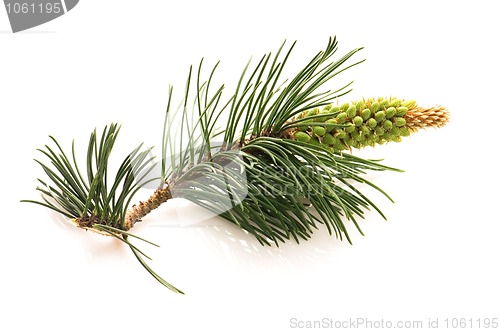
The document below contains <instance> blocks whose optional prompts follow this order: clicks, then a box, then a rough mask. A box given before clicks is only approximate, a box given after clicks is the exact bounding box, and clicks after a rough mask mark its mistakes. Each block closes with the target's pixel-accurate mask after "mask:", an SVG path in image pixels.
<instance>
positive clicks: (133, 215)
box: [123, 186, 172, 231]
mask: <svg viewBox="0 0 500 332" xmlns="http://www.w3.org/2000/svg"><path fill="white" fill-rule="evenodd" d="M171 198H172V193H171V192H170V187H169V186H167V187H166V188H163V189H161V188H160V189H157V190H156V191H155V192H154V194H152V195H151V197H149V199H148V200H147V201H145V202H140V203H139V204H138V205H134V206H132V208H131V209H130V210H129V211H128V212H127V215H126V216H125V222H124V225H123V228H124V229H125V230H127V231H128V230H129V229H131V228H132V227H134V225H135V223H136V222H139V221H141V219H142V218H144V216H146V215H147V214H148V213H150V212H151V211H152V210H154V209H156V208H157V207H159V206H160V205H161V204H163V203H165V202H166V201H168V200H169V199H171Z"/></svg>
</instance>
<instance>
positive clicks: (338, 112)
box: [287, 98, 447, 151]
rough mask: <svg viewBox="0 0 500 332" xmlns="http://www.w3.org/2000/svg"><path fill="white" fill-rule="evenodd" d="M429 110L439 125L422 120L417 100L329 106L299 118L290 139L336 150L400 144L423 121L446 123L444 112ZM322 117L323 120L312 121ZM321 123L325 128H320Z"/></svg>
mask: <svg viewBox="0 0 500 332" xmlns="http://www.w3.org/2000/svg"><path fill="white" fill-rule="evenodd" d="M429 111H431V112H434V113H433V114H432V115H433V116H434V118H436V119H435V121H436V124H434V123H432V122H430V123H429V121H430V120H428V117H422V118H418V116H419V114H420V113H421V112H422V109H421V108H418V106H417V103H416V102H415V100H401V99H398V98H377V99H374V98H370V99H363V100H359V101H353V102H351V103H344V104H342V105H341V106H332V105H328V106H325V107H324V108H323V109H322V110H320V109H318V108H316V109H313V110H309V111H304V112H302V113H301V114H300V115H298V116H297V117H296V119H303V121H301V122H300V123H297V125H296V126H294V127H293V128H292V129H291V130H290V131H289V132H288V136H287V137H289V138H291V139H296V140H298V141H301V142H305V143H310V144H315V145H319V146H322V147H324V148H327V149H330V150H333V151H341V150H346V149H351V148H352V147H355V148H362V147H365V146H375V145H376V144H383V143H387V142H400V141H401V138H402V137H406V136H409V135H410V134H411V133H412V132H415V131H416V128H418V127H423V126H424V124H425V123H423V122H424V121H423V119H424V120H425V121H427V123H428V124H429V126H438V127H439V126H440V125H442V124H444V123H446V121H447V114H446V113H444V112H443V111H442V110H441V109H438V108H435V109H430V110H429ZM441 113H442V114H441ZM318 115H321V117H316V118H311V119H308V118H309V117H313V116H318ZM434 118H433V119H434ZM441 122H442V124H441ZM308 123H315V124H314V125H308ZM321 123H324V125H318V124H321ZM422 123H423V124H422Z"/></svg>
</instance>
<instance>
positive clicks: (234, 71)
mask: <svg viewBox="0 0 500 332" xmlns="http://www.w3.org/2000/svg"><path fill="white" fill-rule="evenodd" d="M497 13H498V12H497V10H496V6H495V2H494V1H474V2H472V1H469V2H464V1H453V2H451V1H450V2H445V1H441V2H439V1H416V2H408V1H404V2H403V1H309V2H304V1H301V2H298V1H297V2H295V1H248V2H236V1H232V2H229V1H228V2H223V1H182V2H181V1H176V2H171V1H116V0H115V1H110V0H108V1H96V0H93V1H92V0H82V1H80V3H79V4H78V5H77V6H76V7H75V8H74V9H73V10H72V11H70V12H69V13H68V14H66V15H64V16H62V17H61V18H58V19H56V20H54V21H52V22H49V23H47V24H45V25H42V26H39V27H36V28H33V29H31V30H29V31H26V32H23V33H18V34H12V33H11V32H10V31H9V30H10V26H9V23H8V19H7V15H6V13H5V11H4V9H3V8H0V111H1V124H2V126H1V131H0V135H1V143H2V145H1V146H2V155H1V160H2V163H1V164H0V167H1V172H0V177H1V182H0V183H1V203H0V204H1V205H0V206H1V218H0V225H1V228H0V230H1V234H2V235H1V238H0V246H1V248H0V249H1V250H0V255H1V261H0V264H1V265H0V266H1V273H0V303H1V307H2V308H1V309H0V330H2V331H40V330H44V331H67V330H71V331H105V330H108V331H109V330H122V331H133V330H143V331H290V330H297V329H293V328H292V327H291V324H290V319H292V318H297V319H298V320H302V321H307V320H320V319H323V318H331V319H334V320H349V319H357V318H367V319H371V320H374V321H380V320H381V319H384V320H386V321H387V320H392V321H398V320H422V321H423V322H424V326H426V324H427V322H428V319H429V318H432V319H436V318H439V323H440V327H444V324H445V321H444V320H445V319H446V318H453V317H456V318H467V319H468V318H473V319H477V318H493V317H497V318H499V319H500V300H499V298H500V286H499V282H498V281H499V280H500V273H499V260H498V255H499V253H500V241H499V240H498V236H499V231H500V226H499V225H500V220H499V219H500V218H499V214H498V199H499V195H498V192H497V190H498V186H499V184H500V183H499V176H498V158H497V157H498V144H499V139H498V116H497V114H498V112H499V110H498V91H499V90H498V89H499V84H498V82H499V77H500V70H499V64H498V59H500V52H499V47H498V31H500V23H498V14H497ZM330 35H337V37H338V39H339V53H338V54H339V55H338V56H340V55H341V54H343V53H345V52H347V51H349V50H351V49H352V48H355V47H359V46H364V47H365V49H364V50H363V51H362V52H361V53H359V54H358V55H356V58H355V59H356V60H360V59H363V58H366V59H367V61H366V62H365V63H363V64H361V65H359V66H358V67H356V68H354V69H352V70H350V71H348V72H347V73H346V74H345V75H343V76H342V77H339V79H338V80H336V81H333V82H331V83H330V85H329V87H332V88H333V87H338V86H340V84H343V83H346V82H348V81H350V80H355V83H354V90H353V91H352V92H351V93H350V94H349V95H348V96H346V97H345V98H344V99H343V100H348V99H357V98H360V97H362V96H365V97H370V96H379V95H381V96H390V95H393V96H399V97H400V98H407V99H416V100H417V101H418V102H419V103H420V104H422V105H429V106H432V105H435V104H442V105H446V106H447V107H448V108H449V110H450V111H451V114H452V120H451V122H450V123H449V125H448V126H447V127H446V128H443V129H440V130H427V131H424V132H421V133H418V134H417V135H414V136H412V137H410V138H408V139H405V141H404V142H403V143H401V144H391V145H387V146H381V147H378V148H376V149H371V148H370V149H366V150H364V151H360V152H358V154H359V155H363V156H370V157H377V158H384V159H385V163H386V164H388V165H391V166H394V167H398V168H401V169H404V170H405V173H393V172H386V173H376V174H370V175H369V177H370V179H371V180H373V181H374V182H375V183H376V184H378V185H379V186H381V187H382V188H384V189H385V190H386V191H387V192H388V193H389V194H390V195H391V196H392V197H393V198H394V199H395V201H396V204H392V203H390V202H388V201H387V200H385V199H384V198H383V197H381V195H377V194H375V193H373V194H372V197H373V199H374V200H375V201H376V202H377V204H379V205H380V206H381V208H382V209H383V211H384V212H385V213H386V215H387V217H388V221H384V220H383V219H382V218H381V217H380V216H378V215H377V214H376V213H374V212H373V213H372V212H370V213H368V214H367V219H366V220H365V221H363V222H362V228H363V230H364V231H365V235H366V236H365V237H363V236H361V235H359V234H357V233H355V232H354V231H353V232H352V237H353V240H354V245H352V246H351V245H349V244H348V243H344V242H339V241H337V240H336V239H335V238H333V237H329V236H328V234H327V232H326V231H325V230H324V229H322V230H321V231H319V232H318V233H317V234H316V235H315V236H314V237H313V238H312V239H311V240H310V241H309V242H307V243H303V244H301V245H296V244H294V243H289V244H284V245H282V246H280V247H279V248H276V247H268V248H265V247H261V246H259V245H258V243H257V241H256V240H254V239H253V238H252V237H251V236H247V235H245V234H244V233H243V232H242V231H240V230H239V229H238V228H236V227H233V226H232V225H230V224H228V223H227V222H225V221H222V220H220V219H211V220H202V221H200V220H199V219H203V218H202V216H203V213H200V212H199V211H196V209H195V208H193V206H192V205H186V204H184V203H182V202H177V203H176V202H172V203H168V204H165V205H164V206H162V207H161V208H160V209H159V210H158V211H155V212H154V213H152V214H151V215H150V216H148V217H146V218H145V219H144V222H143V223H142V224H141V225H138V226H137V227H136V228H134V232H135V233H136V234H138V235H141V236H144V237H146V238H148V239H150V240H152V241H154V242H156V243H158V244H159V245H160V246H161V248H159V249H155V248H152V247H151V248H149V247H147V246H146V245H143V244H140V245H141V246H142V247H143V249H144V250H145V251H146V252H148V253H149V254H150V255H151V256H153V258H154V261H153V262H152V266H153V267H154V268H156V269H157V271H158V272H159V273H160V274H161V275H163V276H164V277H165V278H166V279H167V280H168V281H170V282H172V283H173V284H174V285H176V286H177V287H179V288H181V289H182V290H184V291H185V292H186V295H178V294H174V293H172V292H170V291H168V290H167V289H164V288H163V287H162V286H160V285H159V284H158V283H156V282H155V281H154V280H153V278H151V277H150V276H149V275H148V274H147V273H146V272H145V271H144V270H143V269H142V268H141V267H140V266H139V264H138V262H137V261H136V260H135V258H134V257H133V255H132V254H131V253H130V252H129V251H128V249H126V248H125V247H124V246H122V245H121V244H120V243H116V242H115V241H113V240H110V239H107V238H103V237H101V236H98V235H94V234H90V233H86V232H84V231H81V230H78V229H76V228H72V227H70V226H67V225H66V224H64V223H61V220H60V218H58V217H57V216H55V215H53V214H51V213H49V212H48V211H46V210H45V209H43V208H42V207H39V206H35V205H30V204H22V203H19V200H21V199H29V198H31V199H36V198H38V193H37V192H36V191H35V186H36V178H37V177H39V176H41V175H42V173H41V171H40V169H39V168H38V167H37V165H36V164H35V162H34V161H33V160H32V159H33V158H35V157H40V155H39V154H38V153H37V152H36V151H35V150H36V148H39V147H42V146H43V145H44V144H46V143H48V142H49V140H48V135H49V134H51V135H54V136H56V137H57V138H58V139H59V140H60V141H61V142H62V143H63V144H64V145H65V147H69V144H70V142H71V139H72V138H75V139H76V141H77V144H78V142H80V143H81V144H82V145H81V146H82V148H83V149H84V146H85V143H86V140H87V139H88V135H89V133H90V131H91V130H92V129H93V128H94V127H96V126H97V127H98V128H99V129H102V128H103V126H104V125H106V124H108V123H110V122H112V121H116V122H119V123H121V124H122V125H123V128H122V132H121V134H120V138H119V146H118V149H117V150H118V151H117V152H116V153H117V155H123V153H121V152H123V151H125V150H127V151H128V150H130V148H133V147H135V145H136V144H138V143H140V142H143V141H144V142H146V144H147V145H156V146H159V145H160V137H161V125H162V121H163V112H164V110H165V107H166V100H167V98H166V96H167V89H168V86H169V84H171V83H172V84H174V86H175V87H176V88H177V89H178V90H181V89H182V88H183V87H184V80H185V76H186V74H187V71H188V68H189V65H191V64H196V63H198V61H199V60H200V58H201V57H203V56H204V57H205V58H206V61H207V63H208V64H213V63H214V62H215V61H217V60H219V59H220V60H222V64H221V70H220V72H219V76H218V77H219V79H220V80H221V81H225V82H227V84H228V87H229V88H234V81H235V80H236V79H237V77H238V75H239V73H240V71H241V69H242V68H243V66H244V64H245V63H246V62H247V60H248V59H249V57H250V56H254V57H260V56H261V55H262V54H264V53H265V52H269V51H274V50H276V49H277V47H278V46H279V45H280V44H281V43H282V41H283V40H285V39H287V40H289V41H294V40H298V45H297V47H296V50H295V52H294V55H293V59H292V61H291V66H292V68H290V69H299V68H300V65H303V64H305V63H306V62H307V61H308V60H309V59H310V58H311V57H312V56H313V55H314V54H315V53H316V52H317V51H319V50H321V49H322V48H323V47H324V46H325V45H326V42H327V40H328V37H329V36H330ZM122 148H123V149H124V150H123V151H122V150H120V149H122ZM156 151H158V150H156ZM158 152H159V151H158ZM146 194H147V193H146ZM159 225H163V227H159Z"/></svg>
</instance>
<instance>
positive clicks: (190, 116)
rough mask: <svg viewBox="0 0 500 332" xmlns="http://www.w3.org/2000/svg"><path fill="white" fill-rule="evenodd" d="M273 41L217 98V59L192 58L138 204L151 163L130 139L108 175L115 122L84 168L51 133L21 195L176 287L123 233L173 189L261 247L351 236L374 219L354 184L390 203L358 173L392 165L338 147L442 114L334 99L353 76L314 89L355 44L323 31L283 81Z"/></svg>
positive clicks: (369, 141) (444, 117)
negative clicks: (323, 234)
mask: <svg viewBox="0 0 500 332" xmlns="http://www.w3.org/2000/svg"><path fill="white" fill-rule="evenodd" d="M284 47H285V43H284V44H283V45H281V47H280V48H279V49H278V51H277V52H276V53H275V54H274V55H273V54H272V53H269V54H266V55H264V56H263V57H262V58H261V59H260V61H259V62H258V63H257V64H256V65H255V66H254V67H252V66H251V63H248V64H247V66H246V67H245V68H244V70H243V72H242V74H241V76H240V79H239V82H238V84H237V87H236V90H235V91H234V93H232V94H229V96H228V97H227V98H225V97H224V95H223V92H224V91H225V86H224V85H220V86H217V87H215V88H214V87H213V80H214V77H215V74H216V69H217V67H218V65H219V64H218V63H217V64H216V65H215V66H214V67H213V69H211V70H210V71H209V72H208V74H206V73H205V70H204V66H203V60H202V61H200V64H199V66H198V68H197V69H193V68H192V67H191V68H190V70H189V73H188V77H187V80H186V86H185V89H184V91H183V98H182V101H181V103H180V107H179V108H178V109H174V106H173V105H174V102H173V100H174V89H173V88H172V87H171V88H170V89H169V93H168V103H167V111H166V114H165V121H164V128H163V137H162V144H161V146H162V151H161V153H162V161H161V162H162V167H161V169H162V171H161V177H160V178H159V179H153V180H158V181H159V188H158V189H157V190H156V191H155V192H154V193H153V194H152V195H151V197H150V198H149V199H148V200H146V201H145V202H140V203H138V204H136V205H133V206H132V207H130V203H131V200H132V199H133V197H134V195H135V193H136V192H137V191H138V190H139V188H141V187H142V186H143V185H144V184H145V183H148V182H150V181H153V180H148V179H146V176H147V175H148V173H150V171H151V170H152V168H153V167H154V165H153V166H151V159H149V158H148V155H149V152H150V149H146V150H143V149H142V146H139V147H138V148H136V149H135V150H133V151H132V152H131V153H130V154H129V155H128V156H127V157H126V158H125V159H124V161H123V162H122V164H121V166H120V168H119V169H118V171H117V173H116V175H115V178H114V180H112V181H111V178H110V177H109V175H108V161H109V158H110V155H111V151H112V149H113V146H114V143H115V140H116V138H117V134H118V132H119V126H118V125H116V124H111V125H110V126H109V127H106V128H105V129H104V131H103V132H102V134H101V136H100V138H98V136H97V133H96V131H95V130H94V132H93V133H92V134H91V136H90V139H89V143H88V147H87V155H86V168H85V169H84V173H82V172H80V169H79V167H78V165H77V162H76V160H77V158H76V153H75V147H74V144H73V146H72V155H71V159H69V158H68V157H67V155H66V154H65V153H64V151H63V149H62V148H61V146H60V145H59V143H58V142H57V141H56V140H55V139H54V138H51V139H52V141H53V143H55V147H49V146H48V145H47V146H45V149H41V150H39V151H40V152H41V153H42V154H43V155H44V156H45V157H46V158H48V160H49V161H50V165H46V164H44V163H42V162H40V161H37V163H38V164H39V165H40V166H41V167H42V169H43V170H44V171H45V173H46V175H47V177H48V179H49V181H42V180H39V182H40V184H41V187H38V188H37V190H39V191H40V192H41V193H42V201H33V200H27V201H26V202H31V203H36V204H39V205H42V206H45V207H47V208H50V209H53V210H55V211H57V212H59V213H61V214H63V215H65V216H66V217H68V218H70V219H72V220H73V221H74V222H75V223H76V224H77V225H78V226H79V227H81V228H84V229H89V230H93V231H95V232H99V233H101V234H106V235H109V236H113V237H115V238H117V239H119V240H120V241H122V242H124V243H126V244H127V245H128V246H129V247H130V249H131V250H132V252H133V253H134V255H135V256H136V257H137V259H138V260H139V262H140V264H141V265H142V266H143V267H144V268H145V269H146V270H147V271H148V272H149V273H150V274H151V275H152V276H153V277H154V278H155V279H156V280H158V281H159V282H160V283H161V284H163V285H164V286H166V287H167V288H169V289H171V290H172V291H175V292H181V291H180V290H179V289H177V288H175V287H173V286H172V285H171V284H169V283H168V282H166V281H165V280H164V279H163V278H161V277H160V276H159V275H158V274H156V273H155V272H154V271H153V270H152V269H151V268H150V267H149V266H148V265H147V264H146V262H145V260H144V258H147V259H149V257H148V256H147V255H146V254H145V253H143V252H142V251H141V250H140V249H139V248H138V247H136V246H135V245H134V244H132V243H131V242H130V240H129V238H130V237H135V236H134V235H132V234H131V233H130V232H129V231H130V230H131V228H132V227H133V226H134V224H135V223H137V222H139V221H141V220H142V218H144V217H145V216H146V215H148V214H149V213H150V212H151V211H153V210H154V209H156V208H158V207H159V206H160V205H161V204H162V203H164V202H166V201H168V200H169V199H171V198H173V197H181V198H184V199H187V200H190V201H192V202H194V203H195V204H197V205H199V206H202V207H204V208H206V209H208V210H210V211H212V212H215V213H216V214H218V215H220V216H221V217H223V218H225V219H226V220H228V221H229V222H232V223H234V224H236V225H238V226H239V227H241V228H242V229H243V230H244V231H246V232H248V233H249V234H252V235H253V236H255V238H256V239H257V241H259V242H260V243H261V244H263V245H264V244H265V245H267V244H275V245H279V244H280V243H283V242H286V241H289V240H294V241H296V242H300V241H302V240H307V239H309V238H310V237H311V236H312V234H313V233H314V231H315V230H317V229H318V228H319V226H320V225H324V226H325V227H326V228H327V230H328V232H329V233H330V234H331V235H335V236H336V237H337V238H339V239H346V240H347V241H349V242H351V239H350V235H349V233H348V231H347V227H346V223H347V222H352V223H353V224H354V225H355V227H356V228H357V229H358V231H359V232H360V233H361V234H362V231H361V228H360V225H359V219H363V218H364V213H365V211H366V210H369V209H374V210H376V211H378V212H379V213H380V215H381V216H382V217H383V218H385V216H384V215H383V212H382V211H381V210H380V209H379V208H378V207H377V206H376V205H375V204H374V203H373V202H372V201H371V200H370V199H369V198H368V197H367V196H365V195H364V194H363V193H362V192H361V191H360V190H359V189H357V188H356V186H357V184H359V183H363V184H366V185H368V186H371V187H372V188H374V189H375V190H376V191H378V192H380V193H381V194H382V195H384V196H386V197H387V198H388V199H390V197H389V196H388V195H387V194H386V193H385V192H384V191H383V190H382V189H381V188H379V187H378V186H376V185H375V184H374V183H371V182H370V181H368V180H367V179H366V178H365V174H366V173H367V172H371V171H385V170H391V171H399V170H397V169H395V168H391V167H387V166H385V165H383V164H381V163H379V162H378V161H372V160H366V159H363V158H359V157H356V156H354V155H352V154H350V153H346V152H345V151H342V150H346V149H348V150H351V148H361V147H364V146H367V145H371V146H374V145H376V144H381V143H387V142H398V141H401V137H402V136H407V135H409V134H410V133H412V132H416V131H417V130H418V129H420V128H424V127H441V126H443V125H444V124H446V122H447V121H448V118H449V114H448V112H447V110H446V109H445V108H443V107H440V106H436V107H433V108H429V109H425V108H422V107H419V106H417V105H416V103H415V101H412V100H408V101H404V100H399V99H396V98H389V99H384V98H378V99H367V100H361V101H355V102H352V103H345V104H343V105H341V106H333V104H335V102H336V100H337V98H339V97H341V96H343V95H345V94H347V93H348V92H349V91H350V90H348V88H349V86H350V84H351V83H352V82H350V83H347V84H345V83H344V84H340V88H337V89H324V88H323V87H324V86H325V85H326V84H327V83H329V82H330V81H331V80H333V79H334V78H337V76H338V75H339V74H340V73H342V72H344V71H346V70H347V69H349V68H351V67H353V66H355V65H357V64H359V63H361V62H362V61H357V62H352V63H350V64H349V63H348V62H349V61H350V60H351V58H352V57H353V56H354V55H355V54H356V53H357V52H359V51H360V50H361V48H358V49H354V50H352V51H351V52H348V53H347V54H345V55H343V56H341V57H339V58H338V59H334V55H335V53H336V51H337V41H336V39H335V38H330V40H329V41H328V44H327V46H326V47H325V49H324V50H323V51H321V52H319V53H317V54H316V55H315V56H314V57H313V58H312V59H311V60H310V61H309V62H307V63H306V64H305V66H304V67H303V69H301V70H299V71H298V72H297V74H296V75H295V76H293V78H292V79H290V80H288V79H284V78H282V73H283V72H284V68H285V65H286V63H287V62H288V60H289V58H290V57H291V55H292V50H293V49H294V47H295V43H294V44H292V46H291V47H290V48H289V49H288V51H286V52H284V49H285V48H284ZM204 76H207V77H208V78H207V80H203V77H204ZM191 105H192V106H191ZM320 108H322V110H321V111H320ZM224 118H225V119H226V121H225V122H223V121H222V119H224ZM82 174H86V177H85V176H83V175H82ZM137 174H143V175H141V176H139V178H137ZM390 200H391V199H390ZM305 201H307V202H310V204H311V206H312V209H311V208H309V207H308V206H306V205H305V204H304V202H305ZM391 201H392V200H391ZM129 207H130V208H129ZM138 239H139V240H142V241H146V240H144V239H140V238H138ZM146 242H148V241H146ZM148 243H150V242H148ZM150 244H151V243H150Z"/></svg>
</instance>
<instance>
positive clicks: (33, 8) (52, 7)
mask: <svg viewBox="0 0 500 332" xmlns="http://www.w3.org/2000/svg"><path fill="white" fill-rule="evenodd" d="M5 6H6V7H7V12H8V13H9V14H11V13H14V14H59V13H61V12H62V11H63V8H62V6H61V3H60V2H56V3H50V2H48V3H39V4H35V3H26V2H10V3H7V4H6V5H5Z"/></svg>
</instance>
